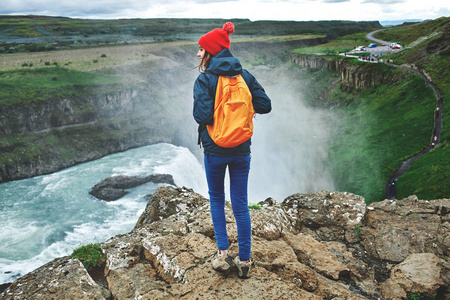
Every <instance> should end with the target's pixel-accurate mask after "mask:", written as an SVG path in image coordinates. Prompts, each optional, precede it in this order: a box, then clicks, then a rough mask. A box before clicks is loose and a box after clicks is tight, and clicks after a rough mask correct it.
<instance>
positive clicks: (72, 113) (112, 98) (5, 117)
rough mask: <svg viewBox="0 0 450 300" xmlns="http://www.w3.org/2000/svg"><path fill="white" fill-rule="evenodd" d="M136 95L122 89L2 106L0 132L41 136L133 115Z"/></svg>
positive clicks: (134, 92)
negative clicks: (52, 131) (118, 116)
mask: <svg viewBox="0 0 450 300" xmlns="http://www.w3.org/2000/svg"><path fill="white" fill-rule="evenodd" d="M136 94H137V91H136V90H132V89H123V90H119V91H115V92H110V93H95V92H94V93H93V94H88V95H86V96H83V97H82V98H81V97H80V98H72V99H68V98H65V99H48V100H45V101H40V102H33V103H29V104H25V105H10V106H5V107H2V108H0V115H1V116H2V119H1V121H0V132H1V133H2V134H5V135H7V134H12V133H19V134H22V133H29V132H40V131H44V130H51V129H62V128H63V127H65V126H74V125H80V124H84V123H89V122H96V121H99V120H103V119H110V118H113V117H114V116H115V115H125V114H126V113H131V112H132V111H133V105H131V104H132V101H133V99H132V97H133V95H136Z"/></svg>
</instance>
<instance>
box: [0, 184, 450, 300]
mask: <svg viewBox="0 0 450 300" xmlns="http://www.w3.org/2000/svg"><path fill="white" fill-rule="evenodd" d="M260 205H261V206H262V208H261V209H260V210H251V212H250V214H251V218H252V235H253V236H252V260H253V266H252V269H251V278H250V279H248V280H241V279H239V278H238V276H237V272H236V271H235V270H233V271H232V272H230V273H227V274H222V273H219V272H215V271H213V270H212V266H211V260H212V259H214V253H216V251H217V248H216V244H215V240H214V228H213V224H212V221H211V215H210V207H209V201H208V200H207V199H205V198H204V197H202V196H201V195H199V194H197V193H195V192H193V191H192V190H189V189H186V188H172V187H161V188H159V189H158V190H157V191H156V193H155V194H153V195H152V196H151V197H150V198H149V201H148V204H147V207H146V209H145V211H144V212H143V214H142V215H141V217H140V219H139V220H138V222H137V224H136V226H135V228H134V229H133V230H132V231H131V232H129V233H126V234H122V235H117V236H115V237H112V238H110V239H108V240H107V241H105V242H103V243H101V244H100V246H101V248H102V251H103V253H104V255H105V256H106V263H105V264H104V265H103V266H102V267H101V268H99V269H93V270H92V269H91V270H90V271H89V272H88V271H87V270H86V269H84V267H83V265H82V264H81V263H80V261H79V260H78V259H71V258H70V257H68V256H67V257H62V258H57V259H55V260H53V261H52V262H49V263H48V264H46V265H44V266H42V267H40V268H38V269H36V270H35V271H33V272H30V273H29V274H27V275H25V276H23V277H22V278H20V279H18V280H16V281H15V282H14V283H12V285H11V286H9V288H7V289H6V290H5V292H4V293H3V294H1V297H2V299H30V298H43V299H47V298H53V299H68V298H70V299H252V298H253V299H317V300H319V299H334V298H336V299H338V298H339V299H361V300H363V299H406V298H407V297H408V296H411V295H418V294H419V293H423V294H424V295H426V296H427V297H436V299H448V297H449V296H450V288H449V285H450V277H449V276H450V273H449V271H450V264H449V262H448V255H449V249H450V248H449V247H450V227H449V213H450V200H448V199H441V200H435V201H421V200H418V199H417V197H415V196H411V197H409V198H407V199H403V200H400V201H389V200H385V201H383V202H379V203H375V204H371V205H370V206H366V204H365V202H364V198H362V197H360V196H357V195H354V194H350V193H340V192H327V191H321V192H318V193H310V194H294V195H291V196H289V197H288V198H286V199H285V200H284V201H283V202H282V203H277V202H276V201H274V200H273V199H271V198H268V199H267V200H265V201H263V202H261V203H260ZM225 213H226V218H227V231H228V234H229V239H230V251H232V253H233V256H235V255H237V254H238V251H239V250H238V243H237V229H236V224H235V220H234V216H233V213H232V209H231V205H230V204H227V205H226V208H225ZM93 278H94V279H95V280H94V279H93Z"/></svg>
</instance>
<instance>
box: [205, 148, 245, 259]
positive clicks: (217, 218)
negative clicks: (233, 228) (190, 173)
mask: <svg viewBox="0 0 450 300" xmlns="http://www.w3.org/2000/svg"><path fill="white" fill-rule="evenodd" d="M227 167H228V172H229V173H230V198H231V206H232V207H233V214H234V217H235V219H236V225H237V233H238V243H239V258H240V259H241V260H242V261H246V260H249V259H250V250H251V238H252V228H251V222H250V212H249V210H248V199H247V187H248V174H249V171H250V155H244V156H230V157H218V156H212V155H205V169H206V179H207V181H208V190H209V201H210V205H211V217H212V221H213V225H214V233H215V236H216V242H217V247H218V248H219V250H227V249H228V246H229V243H228V235H227V228H226V221H225V191H224V189H225V188H224V185H225V170H226V168H227Z"/></svg>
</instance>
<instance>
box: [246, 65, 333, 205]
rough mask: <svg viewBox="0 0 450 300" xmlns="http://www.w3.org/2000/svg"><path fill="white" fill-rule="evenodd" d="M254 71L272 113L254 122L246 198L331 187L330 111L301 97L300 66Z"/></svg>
mask: <svg viewBox="0 0 450 300" xmlns="http://www.w3.org/2000/svg"><path fill="white" fill-rule="evenodd" d="M254 74H255V76H256V77H257V79H258V81H259V82H260V83H261V84H262V85H263V87H264V88H265V90H266V92H267V94H268V95H269V97H270V98H271V100H272V112H271V113H270V114H268V115H257V116H256V120H255V122H254V127H255V129H254V136H253V138H252V164H251V170H250V178H249V201H250V202H253V203H256V202H259V201H261V200H264V199H266V198H267V197H272V198H274V199H276V200H277V201H283V200H284V199H285V198H286V197H287V196H289V195H291V194H293V193H304V192H314V191H319V190H334V184H333V179H332V176H331V172H330V171H329V169H328V166H327V153H328V151H327V147H328V142H329V139H330V132H331V124H332V122H330V121H331V120H332V118H333V116H332V113H331V112H330V111H327V110H323V109H317V108H313V107H311V106H309V105H308V104H307V103H306V102H305V101H304V99H303V95H302V85H301V77H299V76H301V74H300V73H299V69H298V68H291V69H289V68H288V67H287V66H286V65H284V66H283V65H281V66H280V65H279V66H278V67H276V68H270V70H269V69H268V68H264V69H263V70H261V71H259V70H255V72H254Z"/></svg>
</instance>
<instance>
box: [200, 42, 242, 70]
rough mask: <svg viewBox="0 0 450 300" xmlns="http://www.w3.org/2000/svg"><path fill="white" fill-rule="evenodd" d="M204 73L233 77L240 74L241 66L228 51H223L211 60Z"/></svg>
mask: <svg viewBox="0 0 450 300" xmlns="http://www.w3.org/2000/svg"><path fill="white" fill-rule="evenodd" d="M205 72H211V73H213V74H216V75H223V76H235V75H238V74H241V73H242V65H241V62H240V61H239V59H237V58H236V57H234V56H233V54H231V52H230V50H228V49H223V50H222V51H220V52H219V53H217V55H215V56H213V57H212V58H211V61H210V62H209V66H208V67H207V68H206V70H205Z"/></svg>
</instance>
